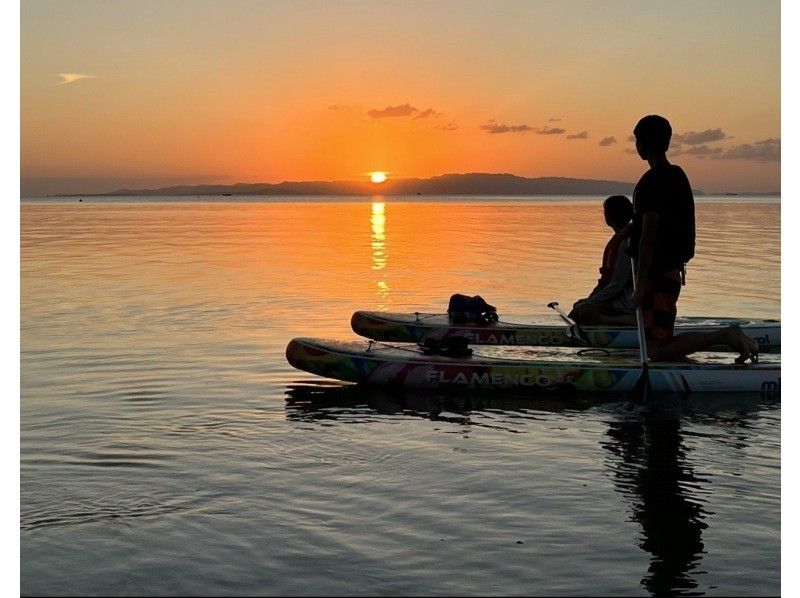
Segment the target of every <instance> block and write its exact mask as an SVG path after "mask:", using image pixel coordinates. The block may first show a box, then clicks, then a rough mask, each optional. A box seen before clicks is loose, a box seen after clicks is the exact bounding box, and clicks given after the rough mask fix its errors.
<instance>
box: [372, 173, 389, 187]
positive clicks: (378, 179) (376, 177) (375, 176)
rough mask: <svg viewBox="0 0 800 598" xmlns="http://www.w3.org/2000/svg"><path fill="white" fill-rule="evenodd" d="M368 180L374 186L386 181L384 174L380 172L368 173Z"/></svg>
mask: <svg viewBox="0 0 800 598" xmlns="http://www.w3.org/2000/svg"><path fill="white" fill-rule="evenodd" d="M369 180H371V181H372V182H373V183H376V184H377V183H382V182H384V181H385V180H386V173H385V172H380V171H375V172H373V173H370V175H369Z"/></svg>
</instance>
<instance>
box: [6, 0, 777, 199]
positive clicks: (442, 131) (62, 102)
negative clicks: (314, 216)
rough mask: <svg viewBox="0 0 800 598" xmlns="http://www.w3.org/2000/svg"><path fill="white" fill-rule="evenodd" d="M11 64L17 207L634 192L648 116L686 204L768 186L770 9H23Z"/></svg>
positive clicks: (772, 96)
mask: <svg viewBox="0 0 800 598" xmlns="http://www.w3.org/2000/svg"><path fill="white" fill-rule="evenodd" d="M20 66H21V117H20V125H21V146H20V147H21V156H20V157H21V178H22V194H23V196H25V195H32V194H40V193H59V192H61V193H71V192H103V191H110V190H113V189H116V188H119V187H154V186H165V185H172V184H199V183H235V182H273V183H274V182H280V181H283V180H314V179H316V180H320V179H324V180H341V179H350V180H352V179H358V178H361V177H365V176H366V175H367V173H368V172H370V171H373V170H383V171H387V172H389V173H390V175H391V176H394V177H427V176H433V175H438V174H443V173H452V172H475V171H481V172H511V173H514V174H517V175H520V176H530V177H536V176H570V177H580V178H600V179H612V180H625V181H635V180H636V179H637V178H638V176H640V174H641V173H642V172H643V171H644V169H645V168H646V165H645V164H644V163H643V162H642V161H641V160H639V158H638V157H637V156H636V155H633V154H631V153H628V152H630V151H631V150H632V144H631V143H630V142H629V141H628V136H629V135H630V134H631V130H632V128H633V126H634V125H635V123H636V121H637V120H638V118H639V117H641V116H643V115H645V114H649V113H659V114H662V115H664V116H667V117H668V118H669V119H670V121H671V122H672V124H673V129H674V132H675V135H676V137H675V142H676V143H675V144H674V147H673V150H672V151H671V153H670V156H671V158H673V160H674V161H675V162H676V163H679V164H681V165H682V166H684V168H685V169H686V171H687V173H688V174H689V176H690V179H691V181H692V184H693V186H694V187H695V188H697V189H701V190H703V191H705V192H711V193H713V192H725V191H748V190H750V191H777V190H779V189H780V137H781V134H780V124H781V123H780V4H779V2H777V1H770V0H763V1H759V2H750V1H739V0H723V1H711V0H699V1H694V0H692V1H684V2H671V3H662V2H652V1H639V0H636V1H633V0H631V1H623V0H610V1H609V0H598V1H592V0H587V1H580V2H579V1H577V0H574V1H566V2H560V1H559V2H555V1H553V2H550V1H535V0H524V1H519V2H515V1H510V0H509V1H504V2H498V3H495V2H477V1H458V2H456V1H450V0H439V1H435V2H424V3H423V2H419V3H408V4H405V3H399V4H398V3H392V2H381V1H370V2H366V1H364V2H350V1H341V2H335V3H322V2H310V1H309V2H305V1H299V0H298V1H282V2H278V1H270V2H266V1H264V2H261V1H253V2H249V1H225V2H211V1H205V0H192V1H179V0H167V1H158V2H156V1H152V0H137V1H136V2H100V1H94V2H87V1H76V2H62V1H54V2H51V1H44V0H37V1H35V2H33V1H32V2H24V3H22V5H21V65H20ZM584 132H585V133H584ZM604 140H606V141H605V142H603V141H604Z"/></svg>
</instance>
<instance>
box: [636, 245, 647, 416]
mask: <svg viewBox="0 0 800 598" xmlns="http://www.w3.org/2000/svg"><path fill="white" fill-rule="evenodd" d="M631 271H632V273H633V290H634V291H636V262H635V260H634V259H633V258H631ZM636 328H637V332H638V335H639V359H640V360H641V362H642V373H641V375H640V376H639V379H638V380H637V381H636V384H635V385H634V387H633V395H634V397H636V398H639V397H641V399H642V401H647V399H648V398H649V396H650V373H649V369H648V368H649V364H650V359H649V358H648V356H647V339H646V338H645V335H644V317H643V316H642V304H641V301H640V302H639V304H638V305H637V306H636Z"/></svg>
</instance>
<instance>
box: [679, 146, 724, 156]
mask: <svg viewBox="0 0 800 598" xmlns="http://www.w3.org/2000/svg"><path fill="white" fill-rule="evenodd" d="M683 153H684V154H686V155H687V156H697V157H698V158H705V157H706V156H718V155H720V154H721V153H722V148H721V147H709V146H707V145H693V146H692V147H690V148H689V149H687V150H686V151H685V152H683Z"/></svg>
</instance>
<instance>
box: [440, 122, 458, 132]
mask: <svg viewBox="0 0 800 598" xmlns="http://www.w3.org/2000/svg"><path fill="white" fill-rule="evenodd" d="M436 128H437V129H439V130H440V131H455V130H456V129H458V125H457V124H456V123H447V124H444V125H436Z"/></svg>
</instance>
